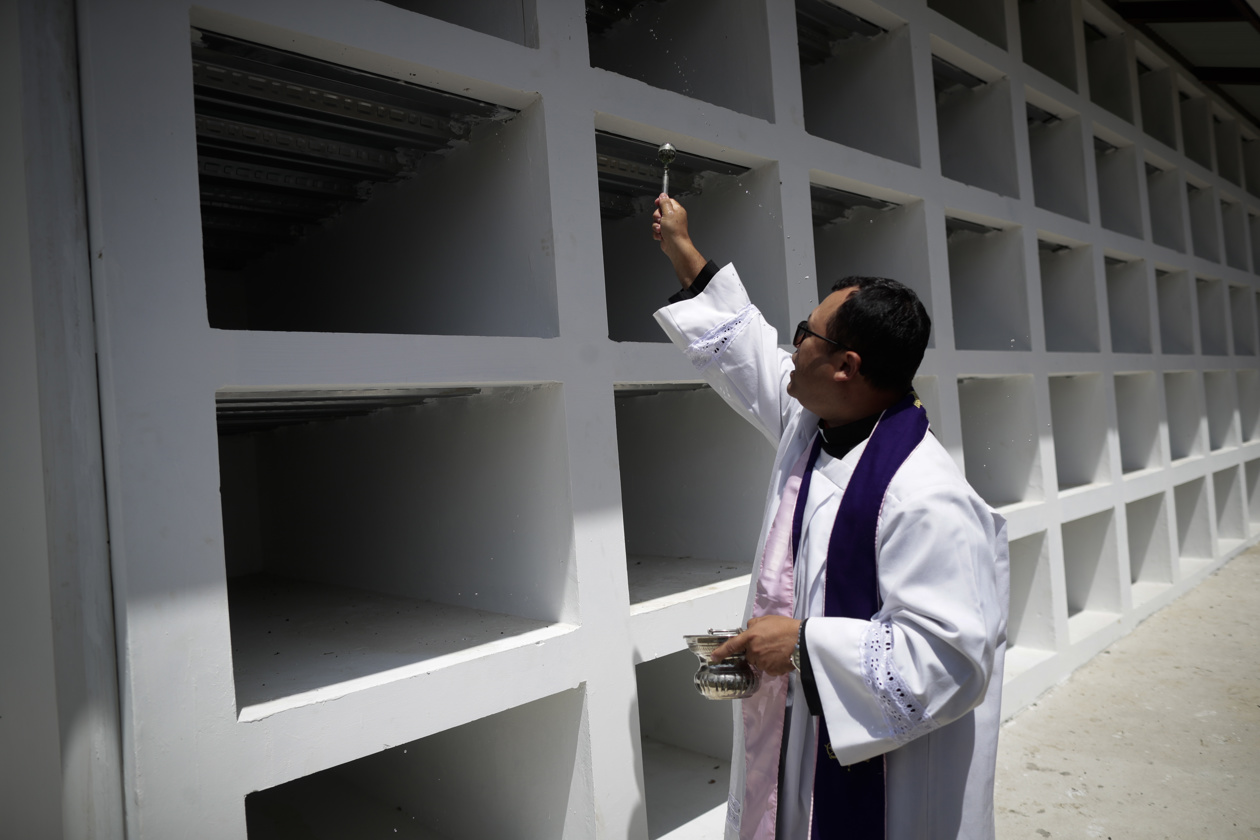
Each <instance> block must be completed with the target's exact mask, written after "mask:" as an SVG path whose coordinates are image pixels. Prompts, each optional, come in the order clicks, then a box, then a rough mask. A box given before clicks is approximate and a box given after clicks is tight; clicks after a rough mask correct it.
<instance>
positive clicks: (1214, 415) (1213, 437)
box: [1203, 370, 1238, 452]
mask: <svg viewBox="0 0 1260 840" xmlns="http://www.w3.org/2000/svg"><path fill="white" fill-rule="evenodd" d="M1203 392H1204V395H1205V397H1206V401H1207V421H1208V448H1209V449H1210V450H1212V451H1213V452H1215V451H1216V450H1217V449H1224V448H1225V447H1227V446H1237V445H1238V431H1237V429H1236V427H1235V426H1234V414H1235V413H1236V408H1235V402H1234V374H1233V371H1228V370H1209V371H1204V373H1203Z"/></svg>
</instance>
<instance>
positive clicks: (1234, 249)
mask: <svg viewBox="0 0 1260 840" xmlns="http://www.w3.org/2000/svg"><path fill="white" fill-rule="evenodd" d="M1221 227H1222V228H1223V232H1224V234H1225V262H1226V264H1228V265H1230V266H1233V267H1234V268H1236V269H1238V270H1239V271H1247V270H1248V269H1249V267H1250V266H1249V265H1248V264H1247V256H1248V254H1247V251H1248V248H1247V211H1246V210H1244V209H1243V206H1242V205H1241V204H1239V203H1238V202H1229V201H1222V202H1221Z"/></svg>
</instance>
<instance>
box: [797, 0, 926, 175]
mask: <svg viewBox="0 0 1260 840" xmlns="http://www.w3.org/2000/svg"><path fill="white" fill-rule="evenodd" d="M796 33H797V44H798V46H799V50H800V60H801V95H802V98H803V101H804V108H805V130H806V131H808V132H809V133H810V134H813V135H815V136H817V137H822V138H824V139H827V140H831V141H832V142H835V143H841V144H843V145H845V146H852V147H853V148H855V149H861V150H862V151H864V152H870V153H871V154H876V155H880V156H881V157H886V158H891V159H892V160H896V161H900V162H901V163H906V164H910V165H911V166H918V165H919V131H918V109H916V108H915V99H914V71H913V66H912V62H911V58H910V30H909V27H907V26H905V25H904V24H900V23H899V24H898V25H896V26H895V27H884V26H879V25H877V24H875V23H872V22H871V21H869V20H866V19H865V18H862V17H858V16H857V15H855V14H853V13H852V12H849V11H848V10H846V9H842V8H840V7H839V6H836V5H833V4H832V3H830V2H827V0H796ZM855 114H861V115H862V116H861V118H860V119H854V118H853V117H854V115H855Z"/></svg>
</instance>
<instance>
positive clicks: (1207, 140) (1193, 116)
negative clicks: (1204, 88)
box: [1177, 91, 1212, 169]
mask: <svg viewBox="0 0 1260 840" xmlns="http://www.w3.org/2000/svg"><path fill="white" fill-rule="evenodd" d="M1177 96H1178V101H1179V102H1180V106H1181V143H1182V150H1183V151H1184V152H1185V154H1186V157H1188V158H1190V159H1191V160H1192V161H1194V162H1195V163H1197V164H1199V166H1202V167H1203V168H1204V169H1211V168H1212V122H1211V118H1210V116H1209V109H1210V108H1211V107H1212V103H1211V102H1209V101H1208V99H1207V97H1204V96H1191V95H1190V94H1188V93H1186V92H1185V91H1179V92H1178V94H1177Z"/></svg>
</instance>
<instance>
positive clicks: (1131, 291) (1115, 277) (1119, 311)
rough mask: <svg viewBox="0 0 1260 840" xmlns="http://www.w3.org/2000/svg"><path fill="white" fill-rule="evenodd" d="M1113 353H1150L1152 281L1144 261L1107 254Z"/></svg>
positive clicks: (1108, 300)
mask: <svg viewBox="0 0 1260 840" xmlns="http://www.w3.org/2000/svg"><path fill="white" fill-rule="evenodd" d="M1103 264H1104V266H1105V270H1106V274H1107V319H1108V321H1109V322H1110V324H1111V352H1113V353H1149V352H1151V305H1150V293H1149V289H1150V280H1149V278H1148V277H1147V269H1146V263H1145V262H1143V261H1142V260H1128V261H1124V260H1119V259H1116V258H1114V257H1104V258H1103Z"/></svg>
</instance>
